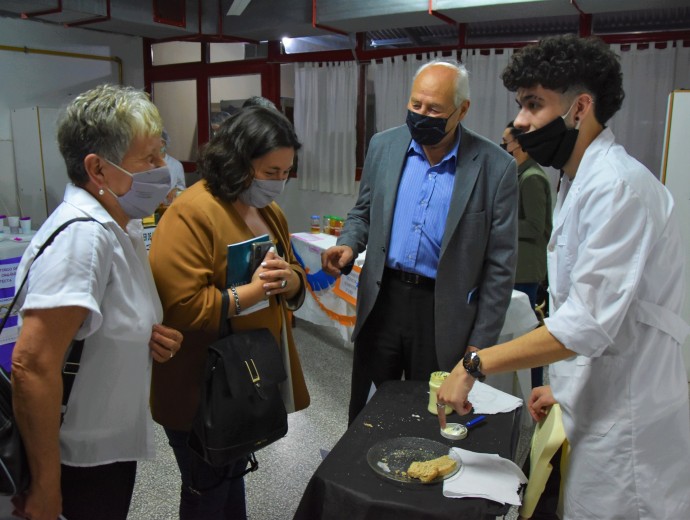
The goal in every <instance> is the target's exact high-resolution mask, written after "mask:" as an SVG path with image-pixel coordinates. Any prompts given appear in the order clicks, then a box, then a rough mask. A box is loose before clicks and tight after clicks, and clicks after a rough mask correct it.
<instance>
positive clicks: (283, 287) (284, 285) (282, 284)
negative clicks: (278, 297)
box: [280, 280, 287, 289]
mask: <svg viewBox="0 0 690 520" xmlns="http://www.w3.org/2000/svg"><path fill="white" fill-rule="evenodd" d="M286 287H287V280H283V281H282V282H281V283H280V288H281V289H285V288H286Z"/></svg>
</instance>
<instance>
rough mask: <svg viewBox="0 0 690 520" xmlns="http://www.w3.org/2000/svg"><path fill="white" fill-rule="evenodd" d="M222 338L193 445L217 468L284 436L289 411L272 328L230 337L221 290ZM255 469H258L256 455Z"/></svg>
mask: <svg viewBox="0 0 690 520" xmlns="http://www.w3.org/2000/svg"><path fill="white" fill-rule="evenodd" d="M222 294H223V305H222V308H221V328H220V338H221V339H219V340H217V341H215V342H214V343H212V344H211V345H209V347H208V357H207V360H206V365H205V369H204V377H203V381H202V387H201V399H200V402H199V408H198V410H197V414H196V416H195V418H194V421H193V424H192V430H191V432H190V434H189V441H188V442H189V447H190V448H191V450H192V451H193V452H194V453H195V454H196V455H198V456H199V457H200V458H201V459H202V460H203V461H204V462H206V463H207V464H209V465H210V466H212V467H215V468H222V467H225V466H228V465H229V464H232V463H233V462H234V461H236V460H237V459H239V458H242V457H247V456H250V455H251V454H253V453H254V452H255V451H258V450H260V449H261V448H264V447H266V446H268V445H269V444H271V443H272V442H275V441H277V440H278V439H280V438H282V437H284V436H285V435H286V434H287V430H288V423H287V411H286V410H285V405H284V403H283V399H282V397H281V393H280V389H279V384H280V383H282V382H283V381H284V380H285V379H286V377H287V376H286V373H285V367H284V366H283V360H282V357H281V354H280V350H279V347H278V344H277V343H276V341H275V339H274V338H273V335H272V334H271V333H270V332H269V330H268V329H257V330H250V331H241V332H235V333H232V332H231V333H230V334H227V331H228V320H227V312H228V311H227V309H228V304H229V296H228V294H227V291H222ZM250 460H252V469H251V470H250V471H253V470H254V469H256V462H255V459H254V457H250Z"/></svg>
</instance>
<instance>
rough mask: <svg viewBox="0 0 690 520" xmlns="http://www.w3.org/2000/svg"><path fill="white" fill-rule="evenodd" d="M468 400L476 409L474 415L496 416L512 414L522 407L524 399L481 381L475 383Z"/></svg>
mask: <svg viewBox="0 0 690 520" xmlns="http://www.w3.org/2000/svg"><path fill="white" fill-rule="evenodd" d="M468 399H469V401H470V402H471V403H472V406H473V407H474V413H488V414H494V413H503V412H512V411H513V410H515V409H516V408H517V407H518V406H522V399H520V398H519V397H515V396H514V395H510V394H507V393H505V392H503V391H501V390H497V389H496V388H494V387H493V386H489V385H487V384H486V383H480V382H479V381H477V382H475V383H474V386H473V387H472V391H471V392H470V395H469V396H468Z"/></svg>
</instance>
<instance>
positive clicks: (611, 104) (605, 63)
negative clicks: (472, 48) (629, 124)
mask: <svg viewBox="0 0 690 520" xmlns="http://www.w3.org/2000/svg"><path fill="white" fill-rule="evenodd" d="M501 79H503V84H504V85H505V87H506V88H507V89H508V90H510V91H511V92H515V91H517V90H518V89H519V88H531V87H534V86H537V85H541V86H542V87H544V88H546V89H549V90H554V91H560V92H562V93H565V92H567V91H573V90H576V89H578V88H579V89H584V90H586V91H587V92H588V93H590V94H591V95H592V96H593V97H594V115H595V116H596V118H597V121H599V123H601V124H602V125H603V124H605V123H606V121H608V120H609V119H611V117H612V116H613V115H614V114H615V113H616V112H618V110H619V109H620V107H621V105H622V104H623V98H624V97H625V93H624V92H623V74H622V73H621V66H620V63H619V61H618V56H617V55H616V54H615V53H614V52H613V51H612V50H611V49H610V48H609V47H608V45H606V44H605V43H604V42H603V41H602V40H600V39H599V38H596V37H587V38H580V37H578V36H575V35H574V34H566V35H560V36H552V37H549V38H545V39H543V40H541V41H540V42H539V43H537V44H534V45H528V46H527V47H525V48H523V49H522V50H520V51H519V52H516V53H514V54H513V56H512V57H511V59H510V63H509V64H508V66H507V67H506V68H505V70H504V71H503V74H502V75H501Z"/></svg>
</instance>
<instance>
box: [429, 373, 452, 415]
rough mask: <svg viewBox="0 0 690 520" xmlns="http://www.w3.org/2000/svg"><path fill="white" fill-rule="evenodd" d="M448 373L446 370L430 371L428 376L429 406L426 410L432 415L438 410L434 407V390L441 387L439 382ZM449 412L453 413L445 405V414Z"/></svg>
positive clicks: (443, 379)
mask: <svg viewBox="0 0 690 520" xmlns="http://www.w3.org/2000/svg"><path fill="white" fill-rule="evenodd" d="M449 375H450V374H449V373H448V372H441V371H439V372H432V373H431V377H430V378H429V406H428V407H427V410H429V412H431V413H433V414H434V415H438V410H437V409H436V392H438V389H439V388H441V384H442V383H443V381H445V379H446V378H447V377H448V376H449ZM451 413H453V409H452V408H451V407H450V406H448V405H446V415H449V414H451Z"/></svg>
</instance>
